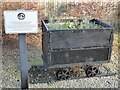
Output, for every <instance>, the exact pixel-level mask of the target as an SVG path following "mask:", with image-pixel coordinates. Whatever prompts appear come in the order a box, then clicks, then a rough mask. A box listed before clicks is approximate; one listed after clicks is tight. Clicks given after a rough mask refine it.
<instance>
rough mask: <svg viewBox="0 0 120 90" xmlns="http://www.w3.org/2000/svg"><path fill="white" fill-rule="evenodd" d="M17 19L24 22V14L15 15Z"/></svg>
mask: <svg viewBox="0 0 120 90" xmlns="http://www.w3.org/2000/svg"><path fill="white" fill-rule="evenodd" d="M17 17H18V19H19V20H24V19H25V14H24V13H19V14H18V15H17Z"/></svg>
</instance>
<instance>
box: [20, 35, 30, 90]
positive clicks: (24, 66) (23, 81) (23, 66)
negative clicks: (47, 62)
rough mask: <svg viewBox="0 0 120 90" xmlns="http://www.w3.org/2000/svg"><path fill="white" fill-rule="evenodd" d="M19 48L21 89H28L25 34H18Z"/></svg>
mask: <svg viewBox="0 0 120 90" xmlns="http://www.w3.org/2000/svg"><path fill="white" fill-rule="evenodd" d="M19 47H20V70H21V88H22V89H28V58H27V47H26V34H19Z"/></svg>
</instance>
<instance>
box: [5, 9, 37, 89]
mask: <svg viewBox="0 0 120 90" xmlns="http://www.w3.org/2000/svg"><path fill="white" fill-rule="evenodd" d="M4 19H5V22H4V24H5V33H6V34H18V35H19V49H20V71H21V88H22V89H28V58H27V47H26V33H37V31H38V12H37V11H31V10H6V11H4Z"/></svg>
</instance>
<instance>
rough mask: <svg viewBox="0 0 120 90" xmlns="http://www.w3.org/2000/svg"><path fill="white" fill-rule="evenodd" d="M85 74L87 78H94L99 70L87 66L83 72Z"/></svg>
mask: <svg viewBox="0 0 120 90" xmlns="http://www.w3.org/2000/svg"><path fill="white" fill-rule="evenodd" d="M85 73H86V75H87V77H94V76H96V75H97V74H98V73H99V70H98V68H96V67H93V66H89V67H87V69H86V70H85Z"/></svg>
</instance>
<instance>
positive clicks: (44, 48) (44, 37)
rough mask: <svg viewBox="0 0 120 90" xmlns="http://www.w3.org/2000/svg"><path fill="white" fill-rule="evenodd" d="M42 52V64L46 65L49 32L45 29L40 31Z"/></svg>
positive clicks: (48, 55) (47, 60)
mask: <svg viewBox="0 0 120 90" xmlns="http://www.w3.org/2000/svg"><path fill="white" fill-rule="evenodd" d="M42 52H43V57H42V58H43V62H44V65H48V63H49V57H50V53H49V33H48V32H47V31H45V32H43V33H42Z"/></svg>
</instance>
